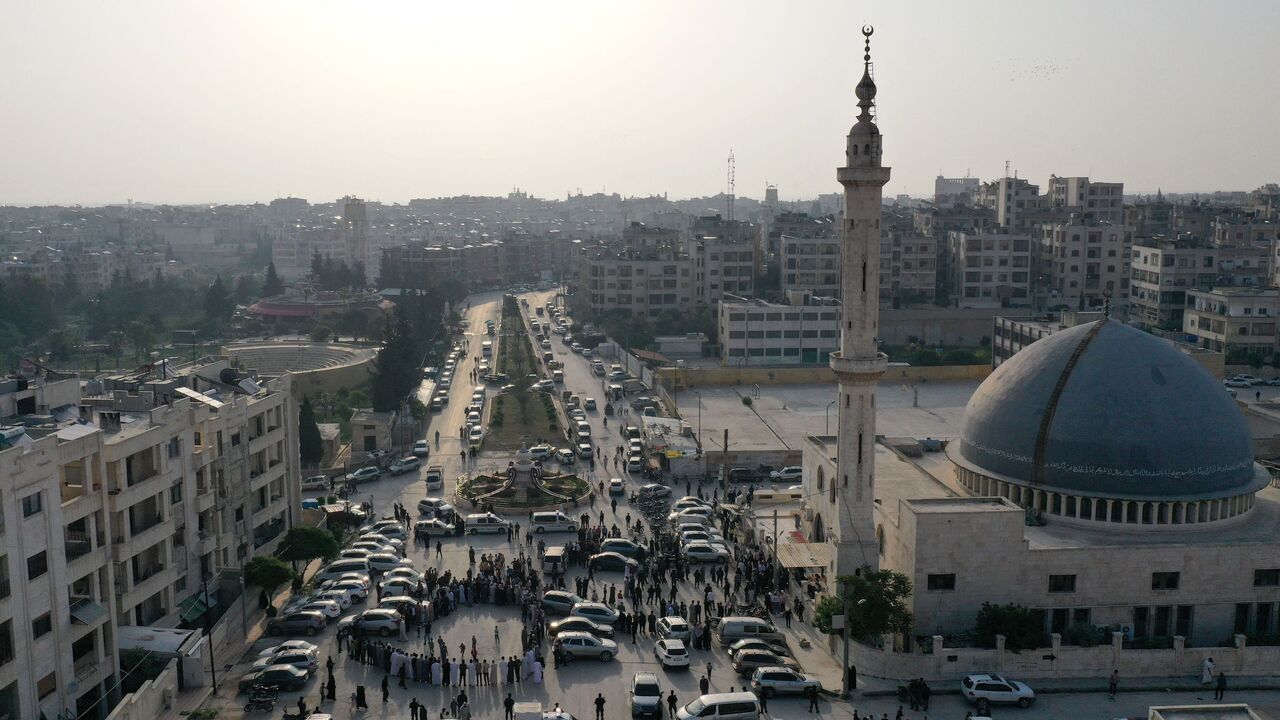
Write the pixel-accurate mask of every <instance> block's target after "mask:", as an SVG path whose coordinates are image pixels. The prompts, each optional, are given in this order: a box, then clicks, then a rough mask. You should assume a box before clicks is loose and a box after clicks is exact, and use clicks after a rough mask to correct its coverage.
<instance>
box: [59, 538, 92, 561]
mask: <svg viewBox="0 0 1280 720" xmlns="http://www.w3.org/2000/svg"><path fill="white" fill-rule="evenodd" d="M65 532H66V556H67V563H68V564H70V563H71V562H72V561H73V560H75V559H76V558H80V557H84V556H85V555H88V554H89V553H91V552H93V536H91V535H90V534H89V533H87V532H82V531H79V530H67V531H65Z"/></svg>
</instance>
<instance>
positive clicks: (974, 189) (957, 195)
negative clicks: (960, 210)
mask: <svg viewBox="0 0 1280 720" xmlns="http://www.w3.org/2000/svg"><path fill="white" fill-rule="evenodd" d="M979 184H980V182H979V180H978V178H971V177H962V178H948V177H942V176H941V175H939V176H938V177H937V178H936V179H934V181H933V205H934V207H939V208H950V207H956V206H957V205H962V206H963V205H972V204H973V201H974V199H975V197H976V196H977V194H978V186H979Z"/></svg>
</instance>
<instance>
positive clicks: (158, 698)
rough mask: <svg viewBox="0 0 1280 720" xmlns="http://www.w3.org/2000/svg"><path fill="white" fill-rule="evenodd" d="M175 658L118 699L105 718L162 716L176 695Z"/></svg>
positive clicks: (131, 719)
mask: <svg viewBox="0 0 1280 720" xmlns="http://www.w3.org/2000/svg"><path fill="white" fill-rule="evenodd" d="M178 664H179V660H178V659H177V658H175V659H173V660H170V661H169V664H168V665H165V667H164V670H162V671H160V674H159V675H158V676H156V678H155V679H154V680H148V681H146V682H145V683H143V684H142V687H140V688H138V691H137V692H132V693H129V694H128V695H125V696H124V698H122V699H121V700H120V704H119V705H116V707H115V709H114V710H112V711H111V714H110V715H108V716H107V720H155V718H158V717H163V716H164V715H165V711H166V710H168V709H169V708H172V707H173V701H174V698H176V697H177V695H178Z"/></svg>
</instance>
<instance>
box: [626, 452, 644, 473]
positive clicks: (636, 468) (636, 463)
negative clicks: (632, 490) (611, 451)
mask: <svg viewBox="0 0 1280 720" xmlns="http://www.w3.org/2000/svg"><path fill="white" fill-rule="evenodd" d="M643 469H644V458H642V457H640V456H639V455H631V456H629V457H628V458H627V472H640V471H641V470H643Z"/></svg>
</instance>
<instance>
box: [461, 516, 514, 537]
mask: <svg viewBox="0 0 1280 720" xmlns="http://www.w3.org/2000/svg"><path fill="white" fill-rule="evenodd" d="M466 523H467V525H466V527H467V534H468V535H478V534H480V533H482V532H487V533H504V532H506V531H507V528H508V527H510V526H511V523H508V522H507V521H506V520H503V519H502V518H500V517H498V516H497V515H494V514H493V513H472V514H471V515H468V516H467V520H466Z"/></svg>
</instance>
